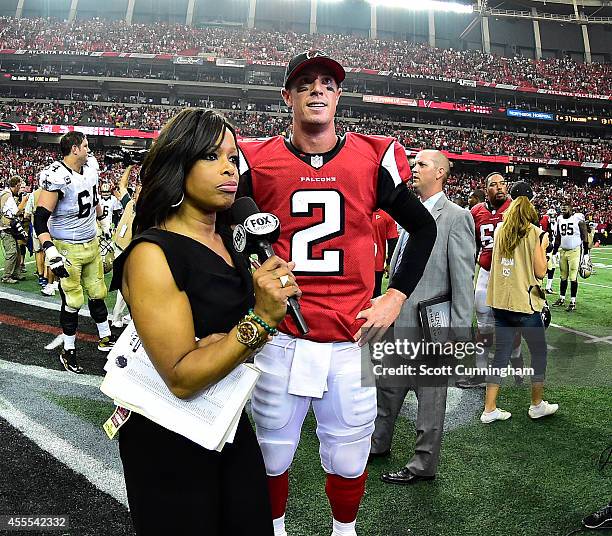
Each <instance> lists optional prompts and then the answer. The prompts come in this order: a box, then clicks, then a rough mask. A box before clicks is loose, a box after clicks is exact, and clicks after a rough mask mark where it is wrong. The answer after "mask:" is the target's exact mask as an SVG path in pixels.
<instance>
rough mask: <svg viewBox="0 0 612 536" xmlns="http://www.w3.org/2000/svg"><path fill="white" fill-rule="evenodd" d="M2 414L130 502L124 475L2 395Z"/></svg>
mask: <svg viewBox="0 0 612 536" xmlns="http://www.w3.org/2000/svg"><path fill="white" fill-rule="evenodd" d="M0 416H1V417H2V418H3V419H5V420H6V421H8V422H9V424H11V426H13V427H15V428H17V429H18V430H20V431H21V432H22V433H23V434H24V435H25V436H26V437H28V438H29V439H30V440H32V441H33V442H34V443H36V444H37V445H38V446H39V447H40V448H41V449H43V450H45V451H47V452H48V453H49V454H51V455H52V456H53V457H54V458H56V459H57V460H59V461H60V462H62V463H63V464H64V465H66V466H68V467H70V468H71V469H72V470H73V471H75V472H77V473H79V474H81V475H83V476H84V477H85V478H86V479H87V480H89V481H90V482H91V483H92V484H93V485H94V486H96V487H97V488H98V489H99V490H101V491H103V492H104V493H107V494H108V495H110V496H111V497H113V498H114V499H116V500H117V501H118V502H120V503H122V504H124V505H125V506H127V501H126V500H125V496H124V495H123V494H122V493H121V492H120V491H119V490H123V489H125V483H124V479H123V475H122V474H120V473H118V472H116V471H113V470H111V469H108V468H107V467H106V466H105V465H104V464H103V463H101V462H99V461H98V460H96V459H95V458H92V457H91V456H89V455H88V454H86V453H84V452H83V451H81V450H80V449H78V448H76V447H75V446H74V445H71V444H70V443H68V442H67V441H65V440H64V439H62V438H61V437H58V436H57V435H55V434H54V433H53V432H52V431H51V430H49V429H48V428H46V427H45V426H42V425H41V424H38V423H37V422H35V421H33V420H32V419H30V418H29V417H28V416H27V415H25V414H24V413H22V412H21V411H19V410H18V409H17V408H16V407H15V406H13V405H12V404H11V403H10V402H9V401H8V400H6V399H5V398H4V397H2V396H0Z"/></svg>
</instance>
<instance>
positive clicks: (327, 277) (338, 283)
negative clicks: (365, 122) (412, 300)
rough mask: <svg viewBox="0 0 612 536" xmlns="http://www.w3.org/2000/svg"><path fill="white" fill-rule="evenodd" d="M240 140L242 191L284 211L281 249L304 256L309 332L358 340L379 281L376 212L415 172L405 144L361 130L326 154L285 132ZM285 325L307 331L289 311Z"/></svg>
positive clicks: (313, 336) (293, 331) (299, 266)
mask: <svg viewBox="0 0 612 536" xmlns="http://www.w3.org/2000/svg"><path fill="white" fill-rule="evenodd" d="M239 145H240V173H241V179H240V181H241V184H240V194H241V195H250V196H251V197H253V199H254V200H255V202H256V203H257V205H258V207H259V209H260V210H261V211H262V212H270V213H272V214H275V215H276V216H277V217H278V218H279V219H280V222H281V234H280V238H279V240H278V242H277V243H276V244H274V250H275V252H276V254H277V255H278V256H279V257H281V258H282V259H285V260H287V261H294V262H295V263H296V266H295V270H294V274H295V275H296V277H297V281H298V284H299V286H300V289H301V290H302V292H303V295H302V297H301V299H300V305H301V309H302V314H303V315H304V318H305V320H306V322H307V323H308V327H309V328H310V332H309V333H308V334H307V335H306V338H308V339H310V340H313V341H317V342H336V341H352V340H353V335H354V334H355V333H356V332H357V330H358V329H359V327H360V326H361V324H362V323H363V321H361V320H359V321H356V320H355V317H356V316H357V313H359V311H361V310H362V309H365V308H367V307H368V306H369V305H370V298H371V296H372V291H373V288H374V261H375V256H374V238H373V228H372V213H373V212H374V210H375V209H376V208H377V207H379V206H382V207H384V206H387V205H388V204H389V199H387V198H386V197H387V196H388V195H391V192H393V191H394V190H395V188H396V187H397V186H398V185H399V184H401V183H402V182H405V181H406V180H407V179H408V178H409V177H410V167H409V165H408V159H407V158H406V152H405V150H404V148H403V147H402V146H401V145H400V144H399V143H397V142H396V141H395V140H394V139H393V138H388V137H383V136H364V135H360V134H355V133H347V134H346V135H345V136H344V137H343V138H339V140H338V143H337V144H336V147H335V148H334V149H332V150H331V151H330V152H328V153H325V154H321V155H311V154H304V153H300V152H299V150H298V149H296V148H295V147H294V146H293V145H292V144H291V142H290V141H288V140H286V139H285V138H283V137H281V136H277V137H274V138H269V139H267V140H248V139H243V140H241V141H240V144H239ZM280 330H281V331H283V332H285V333H289V334H290V335H293V336H296V337H302V335H301V334H300V332H299V331H298V330H297V328H296V326H295V324H294V322H293V319H291V317H289V316H287V317H286V318H285V320H284V321H283V323H282V324H281V326H280Z"/></svg>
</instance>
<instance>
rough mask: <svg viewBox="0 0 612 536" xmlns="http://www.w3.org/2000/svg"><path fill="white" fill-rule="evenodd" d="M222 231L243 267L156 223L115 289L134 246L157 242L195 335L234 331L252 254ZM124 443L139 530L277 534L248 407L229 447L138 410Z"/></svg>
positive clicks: (246, 293) (248, 298) (247, 294)
mask: <svg viewBox="0 0 612 536" xmlns="http://www.w3.org/2000/svg"><path fill="white" fill-rule="evenodd" d="M218 232H219V234H220V235H221V236H222V238H223V242H224V243H225V246H226V248H227V250H228V251H229V252H230V255H231V257H232V260H233V262H234V266H235V267H236V268H232V267H231V266H230V265H228V264H227V263H226V262H225V260H224V259H223V258H222V257H220V256H219V255H217V254H216V253H215V252H213V251H212V250H210V249H209V248H207V247H206V246H204V245H203V244H200V243H199V242H197V241H196V240H193V239H191V238H189V237H187V236H184V235H180V234H176V233H173V232H170V231H164V230H161V229H149V230H147V231H146V232H144V233H142V234H140V235H139V236H137V237H135V238H134V240H133V241H132V243H131V244H130V246H129V247H128V248H127V249H126V250H125V252H124V253H123V254H122V255H121V256H120V257H119V258H118V259H117V260H116V261H115V266H114V274H113V280H112V283H111V289H116V288H119V289H120V288H121V280H122V275H123V266H124V263H125V259H127V258H128V256H129V254H130V252H131V251H132V249H133V247H134V246H135V245H136V244H138V243H139V242H143V241H146V242H153V243H155V244H157V245H158V246H159V247H160V248H161V249H162V250H163V252H164V254H165V256H166V260H167V262H168V266H169V267H170V271H171V272H172V275H173V277H174V280H175V282H176V284H177V286H178V288H179V289H180V290H181V291H184V292H185V293H186V294H187V296H188V298H189V302H190V304H191V310H192V311H193V324H194V327H195V334H196V336H197V337H199V338H203V337H206V336H208V335H210V334H212V333H228V332H229V331H230V330H231V329H232V328H233V327H234V326H235V325H236V324H237V323H238V321H239V320H240V319H241V318H242V317H243V316H244V315H245V314H246V313H247V311H248V309H249V308H250V307H252V306H253V304H254V295H253V282H252V278H251V275H250V273H249V268H248V264H247V261H246V260H245V259H244V257H243V256H242V255H239V254H237V253H236V252H235V251H234V249H233V246H232V240H231V231H230V230H229V229H228V228H220V229H219V230H218ZM150 269H151V270H155V266H151V267H150ZM163 306H164V304H163V303H160V304H159V307H163ZM119 448H120V453H121V461H122V462H123V471H124V474H125V483H126V487H127V494H128V502H129V506H130V511H131V515H132V520H133V522H134V527H135V529H136V533H137V534H138V535H139V536H140V535H143V536H151V535H160V536H161V535H164V536H166V535H169V534H177V535H178V534H180V535H181V536H190V535H194V536H195V535H197V536H222V535H223V536H229V535H232V536H241V535H245V536H246V535H247V534H248V535H253V534H257V535H258V536H259V535H261V536H272V535H273V533H274V531H273V528H272V513H271V510H270V503H269V499H268V488H267V481H266V472H265V467H264V462H263V457H262V455H261V451H260V449H259V445H258V444H257V440H256V438H255V434H254V432H253V429H252V427H251V424H250V423H249V420H248V418H247V416H246V414H245V413H244V412H243V414H242V417H241V419H240V423H239V425H238V430H237V432H236V437H235V439H234V442H233V443H228V444H227V445H225V447H224V448H223V450H222V452H215V451H209V450H206V449H205V448H203V447H201V446H200V445H197V444H196V443H193V442H192V441H191V440H189V439H187V438H185V437H183V436H181V435H179V434H176V433H174V432H171V431H170V430H167V429H166V428H163V427H161V426H159V425H157V424H156V423H154V422H152V421H150V420H148V419H147V418H145V417H143V416H141V415H138V414H136V413H132V415H131V416H130V418H129V420H128V421H127V423H125V424H124V425H123V427H122V428H121V430H120V432H119Z"/></svg>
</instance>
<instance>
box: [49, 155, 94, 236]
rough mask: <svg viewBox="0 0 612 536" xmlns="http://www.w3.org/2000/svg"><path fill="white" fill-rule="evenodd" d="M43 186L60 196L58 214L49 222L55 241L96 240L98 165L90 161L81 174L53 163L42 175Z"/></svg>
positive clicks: (54, 213) (57, 207)
mask: <svg viewBox="0 0 612 536" xmlns="http://www.w3.org/2000/svg"><path fill="white" fill-rule="evenodd" d="M39 181H40V186H41V187H42V188H43V189H44V190H47V191H49V192H57V193H58V200H57V205H56V206H55V210H54V211H53V213H52V214H51V217H50V218H49V232H50V233H51V237H52V238H54V239H57V240H63V241H65V242H71V243H76V244H82V243H84V242H89V241H90V240H93V239H94V238H95V236H96V231H97V227H96V205H97V204H98V192H97V188H98V163H97V161H96V159H95V158H94V157H89V158H88V159H87V162H86V163H85V165H84V166H83V168H82V170H81V173H77V172H76V171H73V170H71V169H70V168H68V167H67V166H65V165H64V164H63V163H62V162H53V164H51V165H50V166H48V167H46V168H45V169H43V170H42V171H41V172H40V175H39Z"/></svg>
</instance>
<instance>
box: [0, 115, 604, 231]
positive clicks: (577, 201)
mask: <svg viewBox="0 0 612 536" xmlns="http://www.w3.org/2000/svg"><path fill="white" fill-rule="evenodd" d="M271 119H272V120H274V119H278V118H271ZM284 128H285V126H284V123H283V124H277V125H275V128H274V130H273V132H274V133H276V134H282V133H283V132H284ZM93 154H94V156H95V157H96V159H97V160H98V163H99V165H100V178H101V180H102V181H103V182H105V181H108V182H111V183H113V184H115V183H116V182H117V181H118V179H119V177H120V176H121V174H122V172H123V168H122V167H121V165H120V164H114V165H107V164H105V162H104V152H102V151H99V150H94V151H93ZM58 156H59V153H58V151H57V149H56V148H55V147H53V146H49V145H37V146H35V147H30V146H20V145H11V144H8V143H1V144H0V159H1V160H2V162H3V169H2V177H3V179H6V178H8V177H10V176H12V175H19V176H20V177H22V178H23V179H24V184H25V186H26V188H27V189H28V190H29V189H31V188H32V186H34V185H35V183H36V177H37V174H38V172H39V171H40V170H41V169H43V168H44V167H45V166H47V165H49V164H50V163H51V162H53V161H54V160H56V159H57V158H58ZM137 176H138V166H135V167H134V169H133V170H132V174H131V182H132V185H134V184H133V183H134V182H135V181H136V180H137ZM529 180H530V182H532V185H533V189H534V191H535V192H536V198H535V199H534V203H535V204H536V206H537V207H538V208H539V209H540V211H541V212H542V213H544V212H545V211H546V210H547V209H549V208H556V209H557V210H559V209H560V205H561V203H562V201H563V200H564V199H571V200H572V201H573V202H574V205H575V207H576V210H579V211H581V212H583V213H584V214H586V215H587V216H588V217H590V218H591V219H592V220H593V221H595V222H597V223H603V224H612V186H611V185H610V183H597V184H593V185H590V184H587V183H586V181H576V180H570V179H558V178H554V177H552V178H551V177H549V178H538V177H536V178H532V177H530V178H529ZM483 185H484V177H483V176H482V175H479V174H469V173H465V172H453V174H452V175H451V176H450V177H449V179H448V183H447V194H448V196H449V198H450V199H455V198H456V197H461V198H463V199H464V200H465V201H467V199H468V197H469V195H470V193H471V192H472V190H474V189H476V188H483Z"/></svg>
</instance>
